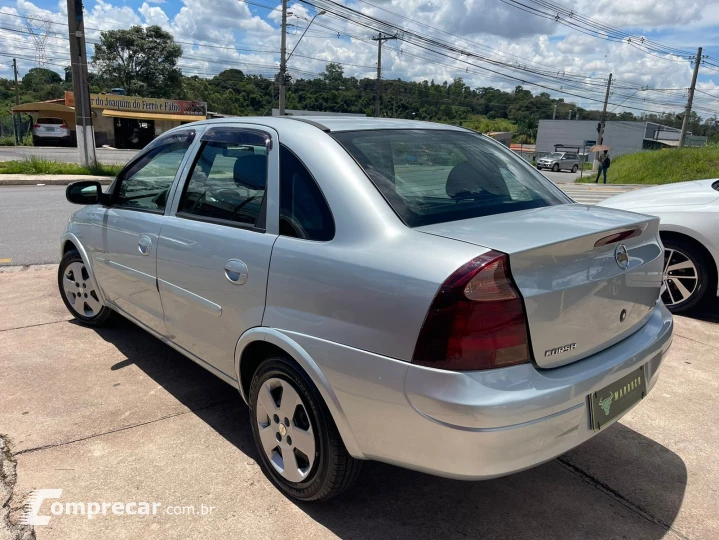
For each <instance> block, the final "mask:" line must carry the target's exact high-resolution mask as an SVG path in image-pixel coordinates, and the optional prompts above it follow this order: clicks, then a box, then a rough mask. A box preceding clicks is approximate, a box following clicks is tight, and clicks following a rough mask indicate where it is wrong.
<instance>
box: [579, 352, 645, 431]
mask: <svg viewBox="0 0 719 540" xmlns="http://www.w3.org/2000/svg"><path fill="white" fill-rule="evenodd" d="M645 375H646V370H645V369H644V366H640V367H639V368H638V369H635V370H634V371H632V372H631V373H630V374H628V375H625V376H624V377H622V378H621V379H619V380H618V381H616V382H613V383H612V384H609V385H607V386H605V387H604V388H602V389H601V390H597V391H596V392H594V393H593V394H592V395H591V396H589V400H590V403H591V405H592V406H591V414H592V428H593V429H594V431H599V430H600V429H601V428H602V427H604V426H605V425H607V424H608V423H609V422H611V421H612V420H613V419H614V418H616V417H617V416H619V415H620V414H622V413H623V412H624V411H626V410H627V409H629V408H630V407H631V406H632V405H634V404H635V403H636V402H637V401H640V400H641V399H643V398H644V396H646V395H647V380H646V376H645Z"/></svg>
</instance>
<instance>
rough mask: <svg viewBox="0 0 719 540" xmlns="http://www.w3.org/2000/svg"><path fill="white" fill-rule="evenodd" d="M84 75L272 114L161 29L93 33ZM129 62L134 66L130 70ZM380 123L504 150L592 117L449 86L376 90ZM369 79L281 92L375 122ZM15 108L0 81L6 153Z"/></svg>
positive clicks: (256, 79)
mask: <svg viewBox="0 0 719 540" xmlns="http://www.w3.org/2000/svg"><path fill="white" fill-rule="evenodd" d="M94 51H95V52H94V55H93V57H92V59H91V69H90V72H89V74H88V83H89V86H90V91H91V92H93V93H101V92H109V91H110V90H111V89H113V88H123V89H124V90H125V92H126V93H127V95H140V96H145V97H162V98H173V99H185V100H190V101H205V102H207V107H208V109H209V110H210V111H215V112H218V113H223V114H229V115H237V116H248V115H266V114H269V113H270V111H271V110H272V108H275V107H277V85H276V82H275V80H274V77H270V78H267V77H263V76H261V75H253V74H247V73H244V72H243V71H241V70H239V69H226V70H223V71H221V72H220V73H218V74H217V75H215V76H213V77H199V76H197V75H191V76H188V75H185V74H183V73H182V70H181V68H180V66H179V63H178V62H179V61H180V60H181V59H182V48H181V47H180V46H179V45H178V44H177V43H176V42H175V41H174V38H173V37H172V35H171V34H169V33H168V32H166V31H164V30H163V29H162V28H160V27H159V26H148V27H140V26H133V27H131V28H129V29H123V30H108V31H102V32H100V41H99V43H97V44H96V45H95V47H94ZM128 58H132V59H134V61H132V62H128V61H127V59H128ZM382 85H383V86H382V89H383V90H382V91H383V94H384V99H383V101H382V109H381V116H383V117H391V118H406V119H414V120H430V121H434V122H444V123H448V124H455V125H463V126H466V127H469V128H472V129H476V130H477V131H481V132H483V133H484V132H487V131H510V132H512V133H513V137H512V142H522V143H533V142H534V140H535V138H536V135H537V126H538V122H539V120H540V119H549V118H553V117H555V116H556V118H569V117H575V118H576V117H577V115H578V116H579V117H581V118H582V119H584V120H599V119H600V117H601V115H602V113H601V111H600V110H587V109H584V108H582V107H579V106H577V104H576V103H572V102H568V101H565V100H564V99H563V98H558V97H553V96H552V95H550V94H549V93H548V92H537V93H532V92H531V91H529V90H527V89H526V88H524V87H522V86H516V87H515V88H513V89H511V90H510V91H505V90H500V89H497V88H492V87H489V86H487V87H471V86H470V85H468V84H466V83H465V81H464V80H463V79H462V78H461V77H456V78H454V79H451V80H444V81H442V80H431V79H430V80H423V81H406V80H401V79H392V80H386V81H384V82H383V83H382ZM18 86H19V97H20V102H21V103H28V102H33V101H45V100H50V99H62V98H63V97H64V95H65V94H64V92H65V91H66V90H72V83H71V82H70V76H69V74H68V75H66V76H65V77H63V76H61V73H58V72H56V71H54V70H50V69H45V68H32V69H30V70H29V71H28V72H27V73H25V74H24V75H23V77H22V80H21V81H20V82H19V85H18ZM375 89H376V81H375V78H374V76H372V77H365V78H357V77H353V76H346V75H345V73H344V70H343V68H342V66H341V65H340V64H338V63H334V62H330V63H328V64H327V65H326V66H325V70H324V72H323V73H321V74H319V76H318V77H314V78H308V79H302V78H298V79H292V80H291V81H290V84H289V86H288V87H287V108H288V109H305V110H314V111H327V112H345V113H364V114H367V115H372V114H373V112H374V94H375ZM14 103H15V84H14V81H13V80H10V79H3V78H0V144H12V138H4V137H7V136H10V135H12V133H13V126H12V120H11V117H10V114H9V112H8V111H9V109H10V108H11V107H12V106H13V105H14ZM607 119H608V120H643V121H652V122H658V123H661V124H664V125H667V126H673V127H678V126H680V125H681V122H682V120H681V119H679V118H677V116H676V115H675V114H674V113H673V112H671V111H666V112H664V113H662V114H660V115H657V114H644V113H642V114H641V115H634V114H633V113H632V112H629V111H623V112H610V113H607ZM21 122H22V133H28V132H29V131H30V130H31V128H32V118H31V117H30V115H27V114H23V115H21ZM689 129H690V130H691V131H692V133H693V134H694V135H706V136H708V137H710V138H711V137H714V138H719V124H718V123H717V122H716V121H715V120H714V119H713V118H700V117H699V116H698V115H697V114H696V113H695V112H692V115H691V118H690V122H689Z"/></svg>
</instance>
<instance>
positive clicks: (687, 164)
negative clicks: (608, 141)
mask: <svg viewBox="0 0 719 540" xmlns="http://www.w3.org/2000/svg"><path fill="white" fill-rule="evenodd" d="M705 178H719V144H712V145H709V146H703V147H700V148H671V149H666V150H647V151H644V152H637V153H635V154H626V155H623V156H619V157H618V158H616V159H612V165H611V166H610V167H609V170H608V171H607V182H608V183H610V184H672V183H674V182H686V181H688V180H703V179H705ZM582 181H583V182H594V176H591V177H586V176H585V177H584V179H583V180H582Z"/></svg>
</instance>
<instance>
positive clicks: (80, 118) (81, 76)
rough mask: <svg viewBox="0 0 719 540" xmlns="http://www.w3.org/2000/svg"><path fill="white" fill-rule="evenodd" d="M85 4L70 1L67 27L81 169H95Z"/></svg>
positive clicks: (79, 0) (73, 0) (78, 0)
mask: <svg viewBox="0 0 719 540" xmlns="http://www.w3.org/2000/svg"><path fill="white" fill-rule="evenodd" d="M82 9H83V8H82V0H67V25H68V32H69V34H70V36H69V37H70V63H71V65H72V90H73V98H74V101H75V133H76V138H77V150H78V153H79V154H80V165H82V166H83V167H92V166H95V165H96V164H97V158H96V157H95V131H94V130H93V127H92V109H91V107H90V88H89V85H88V84H87V53H86V51H85V22H84V21H83V16H82Z"/></svg>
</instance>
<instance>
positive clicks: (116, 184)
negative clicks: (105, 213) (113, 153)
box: [103, 127, 197, 215]
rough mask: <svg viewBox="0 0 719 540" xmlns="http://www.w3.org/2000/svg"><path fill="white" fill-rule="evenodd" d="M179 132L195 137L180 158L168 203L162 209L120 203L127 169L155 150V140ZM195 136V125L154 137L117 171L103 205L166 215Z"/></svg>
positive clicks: (171, 184)
mask: <svg viewBox="0 0 719 540" xmlns="http://www.w3.org/2000/svg"><path fill="white" fill-rule="evenodd" d="M177 133H188V134H192V135H193V138H192V140H191V141H190V144H189V145H188V146H187V148H186V149H185V154H184V155H183V156H182V159H181V160H180V164H179V165H178V166H177V171H175V176H174V178H173V179H172V182H171V183H170V192H169V194H168V195H170V196H168V199H167V204H165V207H164V208H162V209H155V208H138V207H136V206H127V205H125V204H120V203H118V202H116V201H117V194H118V191H119V189H120V184H121V183H122V182H123V181H124V180H125V174H126V173H127V171H128V170H129V169H131V168H132V167H133V166H134V165H135V164H136V163H137V162H138V161H140V160H141V159H143V158H144V157H145V156H146V155H147V154H149V153H150V152H151V151H152V150H153V148H152V143H154V142H155V141H158V140H160V139H161V138H163V137H165V136H167V135H175V134H177ZM195 137H197V129H195V128H194V127H192V128H184V129H178V130H177V131H175V130H170V131H167V132H165V133H163V134H162V135H160V136H159V137H157V138H156V139H153V140H152V141H151V142H150V143H149V144H148V145H147V146H145V148H143V149H142V150H140V151H139V152H138V153H137V154H136V155H135V157H134V158H132V159H131V160H130V161H128V162H127V163H126V164H125V166H124V167H123V168H122V169H120V172H119V173H117V176H115V180H113V182H112V184H111V185H110V189H109V190H108V191H109V193H108V195H109V199H110V200H109V202H108V204H107V205H103V206H106V207H107V208H117V209H120V210H132V211H135V212H145V213H147V214H158V215H164V214H165V212H166V211H167V209H168V208H169V206H170V202H171V195H172V187H173V186H174V185H175V183H176V182H177V176H178V174H181V171H182V170H183V167H182V164H183V163H184V162H185V160H186V159H187V155H188V153H189V152H190V149H191V148H192V144H193V143H194V142H195Z"/></svg>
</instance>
